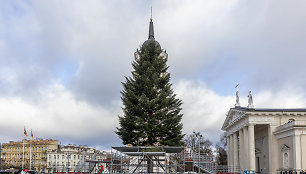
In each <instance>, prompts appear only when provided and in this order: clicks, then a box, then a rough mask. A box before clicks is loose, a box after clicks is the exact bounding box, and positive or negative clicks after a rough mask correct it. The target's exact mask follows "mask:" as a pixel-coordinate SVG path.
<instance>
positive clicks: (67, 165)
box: [47, 144, 107, 173]
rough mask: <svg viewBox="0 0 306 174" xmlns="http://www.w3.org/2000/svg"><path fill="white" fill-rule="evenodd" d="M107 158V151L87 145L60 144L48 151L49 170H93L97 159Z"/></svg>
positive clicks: (95, 167)
mask: <svg viewBox="0 0 306 174" xmlns="http://www.w3.org/2000/svg"><path fill="white" fill-rule="evenodd" d="M106 158H107V152H105V151H99V150H97V149H95V148H88V147H87V146H76V145H71V144H69V145H67V146H59V147H58V149H56V150H51V151H48V152H47V172H48V173H52V172H91V171H95V170H97V166H96V163H95V162H97V161H103V160H104V159H106Z"/></svg>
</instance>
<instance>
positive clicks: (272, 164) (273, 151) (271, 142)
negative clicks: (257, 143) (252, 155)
mask: <svg viewBox="0 0 306 174" xmlns="http://www.w3.org/2000/svg"><path fill="white" fill-rule="evenodd" d="M275 128H276V126H272V125H269V127H268V147H269V171H268V172H269V174H276V173H277V172H276V170H277V166H276V165H277V164H278V160H277V159H279V158H278V152H277V149H278V148H277V147H276V146H277V144H276V138H275V136H274V135H273V132H274V131H275Z"/></svg>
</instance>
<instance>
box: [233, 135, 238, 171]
mask: <svg viewBox="0 0 306 174" xmlns="http://www.w3.org/2000/svg"><path fill="white" fill-rule="evenodd" d="M233 137H234V141H233V144H234V166H235V167H237V166H239V160H238V136H237V133H236V132H235V133H234V134H233ZM235 172H236V171H235Z"/></svg>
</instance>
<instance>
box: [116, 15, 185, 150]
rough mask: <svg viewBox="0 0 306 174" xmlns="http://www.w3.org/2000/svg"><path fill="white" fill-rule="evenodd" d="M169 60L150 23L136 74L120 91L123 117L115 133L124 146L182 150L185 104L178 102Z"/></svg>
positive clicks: (138, 56) (140, 51)
mask: <svg viewBox="0 0 306 174" xmlns="http://www.w3.org/2000/svg"><path fill="white" fill-rule="evenodd" d="M167 59H168V56H167V54H166V53H165V51H163V50H162V49H161V47H160V45H159V43H158V42H157V41H155V39H154V32H153V22H152V20H151V22H150V32H149V39H148V40H147V41H146V42H145V43H144V44H143V45H142V46H141V47H140V50H137V52H136V53H135V60H134V61H133V63H132V67H133V68H134V71H132V76H131V77H126V81H125V82H124V83H122V84H123V87H124V89H123V91H121V95H122V96H121V99H122V102H123V108H122V109H123V116H119V123H120V126H119V127H117V131H116V133H117V134H118V136H119V137H120V138H121V139H122V141H123V144H132V145H135V146H136V145H140V146H144V145H148V146H152V145H153V146H163V145H164V146H180V145H182V144H183V141H182V139H183V135H182V128H183V125H182V123H181V119H182V116H183V115H182V114H181V113H180V111H181V104H182V101H181V100H179V99H177V98H176V95H175V94H174V92H173V89H172V85H171V84H170V74H169V73H168V72H167V70H168V68H169V67H168V66H167V64H166V63H167Z"/></svg>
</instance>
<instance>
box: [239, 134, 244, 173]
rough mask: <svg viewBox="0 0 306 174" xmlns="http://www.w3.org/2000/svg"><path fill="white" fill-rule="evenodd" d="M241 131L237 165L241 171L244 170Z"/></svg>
mask: <svg viewBox="0 0 306 174" xmlns="http://www.w3.org/2000/svg"><path fill="white" fill-rule="evenodd" d="M242 131H243V130H242V129H240V130H239V165H240V168H241V169H242V170H244V165H243V162H244V159H243V151H244V150H243V149H244V139H243V132H242Z"/></svg>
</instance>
